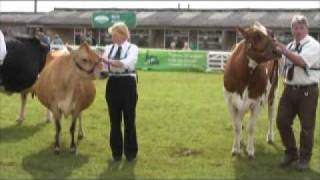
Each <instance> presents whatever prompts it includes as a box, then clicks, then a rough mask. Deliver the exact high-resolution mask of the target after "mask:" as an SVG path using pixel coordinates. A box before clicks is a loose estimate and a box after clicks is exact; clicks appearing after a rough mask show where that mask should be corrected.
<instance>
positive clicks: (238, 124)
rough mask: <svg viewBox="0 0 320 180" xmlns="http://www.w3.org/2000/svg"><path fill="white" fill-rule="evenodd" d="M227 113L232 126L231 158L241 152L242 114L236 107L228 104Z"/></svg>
mask: <svg viewBox="0 0 320 180" xmlns="http://www.w3.org/2000/svg"><path fill="white" fill-rule="evenodd" d="M228 107H229V111H230V113H231V118H232V121H233V125H234V128H233V129H234V140H233V145H232V151H231V153H232V156H235V155H238V154H240V152H241V139H242V137H241V136H242V118H243V113H242V112H240V111H239V110H238V109H237V108H236V107H234V106H233V105H231V104H229V106H228Z"/></svg>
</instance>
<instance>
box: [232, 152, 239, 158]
mask: <svg viewBox="0 0 320 180" xmlns="http://www.w3.org/2000/svg"><path fill="white" fill-rule="evenodd" d="M239 155H240V153H239V152H237V151H232V152H231V156H232V157H235V156H239Z"/></svg>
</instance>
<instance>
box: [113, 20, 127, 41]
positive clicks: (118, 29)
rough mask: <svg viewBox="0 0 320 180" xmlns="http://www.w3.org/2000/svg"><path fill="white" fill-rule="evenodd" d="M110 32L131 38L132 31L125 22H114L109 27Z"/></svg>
mask: <svg viewBox="0 0 320 180" xmlns="http://www.w3.org/2000/svg"><path fill="white" fill-rule="evenodd" d="M108 32H109V33H110V34H111V35H114V34H117V35H119V36H122V37H125V38H126V39H130V32H129V29H128V26H127V25H126V24H125V23H123V22H117V23H114V24H113V25H112V26H111V27H110V28H109V29H108Z"/></svg>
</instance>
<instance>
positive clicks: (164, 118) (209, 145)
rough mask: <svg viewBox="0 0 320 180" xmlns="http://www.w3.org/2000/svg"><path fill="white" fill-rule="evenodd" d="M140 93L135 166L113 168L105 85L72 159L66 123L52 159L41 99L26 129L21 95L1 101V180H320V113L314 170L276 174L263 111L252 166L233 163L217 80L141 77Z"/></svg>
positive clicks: (276, 151)
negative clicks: (20, 114)
mask: <svg viewBox="0 0 320 180" xmlns="http://www.w3.org/2000/svg"><path fill="white" fill-rule="evenodd" d="M138 89H139V100H138V107H137V131H138V132H137V133H138V141H139V155H138V160H137V161H136V162H135V163H128V162H126V161H125V160H123V161H122V162H121V163H116V164H114V163H111V162H110V161H109V160H110V156H111V153H110V149H109V127H110V126H109V119H108V117H107V109H106V103H105V100H104V93H105V81H97V96H96V99H95V102H94V103H93V105H92V106H91V107H90V108H89V109H88V110H87V111H85V112H84V117H83V124H84V130H85V138H84V139H83V140H82V141H81V142H80V144H79V146H78V153H77V155H72V154H70V152H69V144H70V135H69V124H70V119H64V120H63V124H62V153H61V154H60V155H55V154H54V153H53V140H54V133H55V130H54V125H53V123H45V121H44V120H45V109H44V108H43V107H42V106H41V105H40V103H39V102H38V100H36V99H33V100H30V101H29V103H28V105H27V116H26V120H25V122H24V124H23V125H17V123H16V121H15V119H16V118H17V112H18V110H19V105H20V101H19V96H18V95H13V96H6V95H4V94H0V179H5V178H7V179H20V178H21V179H79V178H81V179H116V178H121V179H122V178H128V179H149V178H153V179H155V178H156V179H195V178H201V179H257V178H259V179H299V180H300V179H308V180H309V179H320V138H319V132H320V129H319V116H320V112H319V108H318V120H317V127H316V133H315V145H314V151H313V153H314V155H313V158H312V162H311V169H310V170H309V171H307V172H304V173H300V172H297V171H295V170H292V169H289V170H282V169H279V168H278V164H279V161H280V159H281V157H282V145H281V143H280V138H279V134H278V131H277V129H276V126H274V128H275V140H276V142H275V144H274V145H269V144H267V143H266V140H265V137H266V132H267V125H268V120H267V113H266V107H265V108H264V110H263V112H262V114H261V116H260V118H259V119H258V122H257V128H256V138H255V147H256V159H255V160H253V161H249V160H248V159H247V157H246V155H245V153H242V156H241V157H237V158H233V157H231V145H232V141H233V130H232V124H231V121H230V116H229V114H228V112H227V108H226V104H225V101H224V97H223V91H222V74H220V73H207V74H206V73H191V72H188V73H184V72H139V84H138ZM280 91H282V89H281V90H280ZM280 91H279V93H278V94H280ZM246 120H247V119H246ZM246 122H247V121H246ZM295 130H296V131H298V130H299V122H298V121H297V120H296V121H295ZM296 135H298V133H297V132H296ZM244 137H245V139H244V142H246V134H244Z"/></svg>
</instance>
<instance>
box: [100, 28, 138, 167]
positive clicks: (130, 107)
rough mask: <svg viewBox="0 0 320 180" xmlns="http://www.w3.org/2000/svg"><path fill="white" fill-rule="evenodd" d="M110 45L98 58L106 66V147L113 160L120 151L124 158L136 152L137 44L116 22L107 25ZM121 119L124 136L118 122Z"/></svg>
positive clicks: (116, 159)
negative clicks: (110, 39)
mask: <svg viewBox="0 0 320 180" xmlns="http://www.w3.org/2000/svg"><path fill="white" fill-rule="evenodd" d="M109 33H110V34H111V35H112V41H113V44H110V45H107V46H106V48H105V51H104V54H103V56H102V58H103V59H104V60H105V62H106V64H107V66H108V67H109V71H110V72H109V79H108V82H107V85H106V96H105V97H106V101H107V104H108V111H109V119H110V124H111V131H110V147H111V151H112V157H113V160H114V161H115V162H117V161H120V160H121V158H122V154H123V152H124V154H125V156H126V158H127V160H128V161H133V160H135V159H136V157H137V153H138V141H137V135H136V124H135V122H136V104H137V101H138V93H137V84H136V78H137V75H136V71H135V65H136V63H137V60H138V47H137V46H136V45H135V44H132V43H130V42H129V41H128V40H129V39H130V32H129V30H128V27H127V25H126V24H124V23H122V22H119V23H115V24H114V25H113V26H112V27H111V28H109ZM122 117H123V120H124V138H123V136H122V130H121V122H122Z"/></svg>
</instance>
